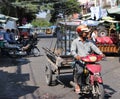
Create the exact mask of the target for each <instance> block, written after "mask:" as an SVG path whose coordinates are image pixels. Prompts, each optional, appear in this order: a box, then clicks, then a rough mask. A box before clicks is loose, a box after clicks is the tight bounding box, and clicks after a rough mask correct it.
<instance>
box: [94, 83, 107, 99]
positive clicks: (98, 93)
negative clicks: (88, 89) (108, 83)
mask: <svg viewBox="0 0 120 99" xmlns="http://www.w3.org/2000/svg"><path fill="white" fill-rule="evenodd" d="M104 96H105V92H104V87H103V84H100V83H97V84H95V85H94V92H93V93H92V99H104Z"/></svg>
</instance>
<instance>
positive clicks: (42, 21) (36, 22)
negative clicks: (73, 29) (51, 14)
mask: <svg viewBox="0 0 120 99" xmlns="http://www.w3.org/2000/svg"><path fill="white" fill-rule="evenodd" d="M32 25H33V26H40V27H47V26H51V25H52V24H51V23H49V22H48V21H47V20H45V19H34V20H33V21H32Z"/></svg>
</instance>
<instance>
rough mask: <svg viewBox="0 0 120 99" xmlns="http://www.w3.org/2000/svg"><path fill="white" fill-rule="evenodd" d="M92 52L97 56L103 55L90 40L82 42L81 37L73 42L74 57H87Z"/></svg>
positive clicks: (72, 51)
mask: <svg viewBox="0 0 120 99" xmlns="http://www.w3.org/2000/svg"><path fill="white" fill-rule="evenodd" d="M91 51H94V52H96V53H97V54H102V52H101V51H100V50H99V48H98V47H97V46H96V45H94V44H93V43H92V42H90V41H88V40H86V41H84V42H82V41H81V39H80V37H79V38H76V39H75V40H73V42H72V45H71V53H72V55H73V56H74V57H75V56H77V55H79V56H87V55H88V54H90V53H91Z"/></svg>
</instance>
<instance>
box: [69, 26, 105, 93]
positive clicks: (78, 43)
mask: <svg viewBox="0 0 120 99" xmlns="http://www.w3.org/2000/svg"><path fill="white" fill-rule="evenodd" d="M76 31H77V33H78V36H79V37H78V38H76V39H75V40H73V42H72V45H71V54H72V55H73V56H74V58H75V59H76V63H75V68H76V70H77V73H76V74H75V83H76V85H75V92H76V93H78V94H79V93H80V86H79V85H78V79H81V74H82V72H83V63H82V62H80V59H81V57H84V56H87V55H88V54H90V53H91V52H92V51H94V52H95V53H97V54H99V55H102V56H104V54H103V53H102V52H101V51H100V50H99V48H97V47H96V46H95V45H94V44H93V43H92V42H90V41H89V40H88V39H87V36H88V34H89V31H90V30H89V29H88V27H87V26H85V25H80V26H78V27H77V28H76ZM79 82H80V81H79ZM80 85H81V83H80Z"/></svg>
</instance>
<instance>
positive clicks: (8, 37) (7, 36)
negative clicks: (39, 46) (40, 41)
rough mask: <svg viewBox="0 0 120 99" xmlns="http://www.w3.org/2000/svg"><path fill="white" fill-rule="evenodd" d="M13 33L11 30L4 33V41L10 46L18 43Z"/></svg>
mask: <svg viewBox="0 0 120 99" xmlns="http://www.w3.org/2000/svg"><path fill="white" fill-rule="evenodd" d="M10 33H11V31H10V29H7V30H6V32H5V33H4V39H5V40H6V41H7V42H8V43H9V44H15V43H16V41H15V39H13V37H12V36H13V35H11V34H10Z"/></svg>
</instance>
